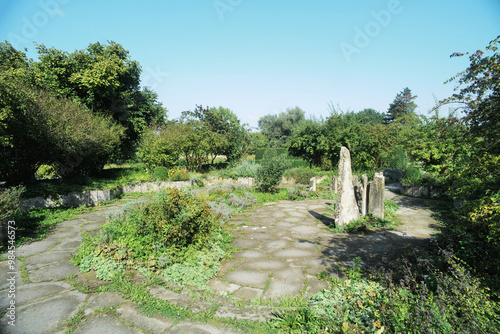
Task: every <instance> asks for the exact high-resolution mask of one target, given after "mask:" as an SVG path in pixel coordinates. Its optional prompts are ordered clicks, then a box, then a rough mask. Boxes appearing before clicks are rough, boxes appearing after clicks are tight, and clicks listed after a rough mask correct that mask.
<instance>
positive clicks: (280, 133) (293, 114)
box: [256, 107, 305, 159]
mask: <svg viewBox="0 0 500 334" xmlns="http://www.w3.org/2000/svg"><path fill="white" fill-rule="evenodd" d="M304 115H305V114H304V111H303V110H302V109H300V108H299V107H295V108H289V109H287V110H286V112H282V113H281V114H279V115H266V116H263V117H261V118H260V119H259V128H260V130H261V132H262V134H264V135H265V136H266V137H267V138H268V139H269V147H270V148H280V147H286V146H287V143H288V141H289V139H290V138H291V135H292V132H293V130H294V129H295V128H296V127H297V126H299V125H300V124H302V122H304V120H305V118H304ZM256 159H257V158H256Z"/></svg>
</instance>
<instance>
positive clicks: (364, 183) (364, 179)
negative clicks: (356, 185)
mask: <svg viewBox="0 0 500 334" xmlns="http://www.w3.org/2000/svg"><path fill="white" fill-rule="evenodd" d="M360 188H361V189H360V192H361V196H360V197H361V205H360V208H359V213H361V215H362V216H364V215H366V212H367V210H368V198H367V197H368V196H367V195H368V176H366V174H363V175H361V184H360Z"/></svg>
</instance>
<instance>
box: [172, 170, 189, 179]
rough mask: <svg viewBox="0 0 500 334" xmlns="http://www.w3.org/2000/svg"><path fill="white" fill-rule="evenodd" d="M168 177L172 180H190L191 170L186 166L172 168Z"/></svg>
mask: <svg viewBox="0 0 500 334" xmlns="http://www.w3.org/2000/svg"><path fill="white" fill-rule="evenodd" d="M168 178H169V179H170V181H188V180H189V172H188V171H187V169H184V168H171V169H170V170H169V171H168Z"/></svg>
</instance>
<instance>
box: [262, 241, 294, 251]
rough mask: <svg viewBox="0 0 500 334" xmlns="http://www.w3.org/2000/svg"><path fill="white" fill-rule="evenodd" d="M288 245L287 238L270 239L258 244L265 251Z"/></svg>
mask: <svg viewBox="0 0 500 334" xmlns="http://www.w3.org/2000/svg"><path fill="white" fill-rule="evenodd" d="M289 246H290V242H289V241H288V240H283V239H280V240H271V241H266V242H263V243H262V245H261V246H260V249H262V250H264V251H266V252H273V251H277V250H280V249H284V248H287V247H289Z"/></svg>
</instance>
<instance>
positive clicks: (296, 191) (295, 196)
mask: <svg viewBox="0 0 500 334" xmlns="http://www.w3.org/2000/svg"><path fill="white" fill-rule="evenodd" d="M307 195H308V192H307V190H304V189H300V188H290V189H288V199H289V200H291V201H296V200H301V199H304V198H307Z"/></svg>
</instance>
